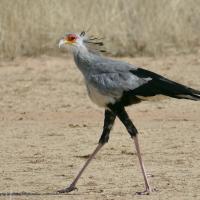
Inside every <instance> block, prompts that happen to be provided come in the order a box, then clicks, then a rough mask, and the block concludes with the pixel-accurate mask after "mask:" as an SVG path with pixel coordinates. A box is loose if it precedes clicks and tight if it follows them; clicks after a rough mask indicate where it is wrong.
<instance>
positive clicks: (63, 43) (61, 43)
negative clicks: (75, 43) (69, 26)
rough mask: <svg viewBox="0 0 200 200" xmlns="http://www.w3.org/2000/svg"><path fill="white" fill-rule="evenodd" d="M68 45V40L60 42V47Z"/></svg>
mask: <svg viewBox="0 0 200 200" xmlns="http://www.w3.org/2000/svg"><path fill="white" fill-rule="evenodd" d="M67 43H68V41H67V40H65V39H61V40H60V41H59V44H58V47H59V48H61V47H62V46H63V45H65V44H67Z"/></svg>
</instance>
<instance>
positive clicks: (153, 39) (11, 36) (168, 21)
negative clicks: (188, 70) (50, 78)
mask: <svg viewBox="0 0 200 200" xmlns="http://www.w3.org/2000/svg"><path fill="white" fill-rule="evenodd" d="M87 29H90V31H89V34H91V35H96V36H99V37H104V38H105V43H106V47H107V50H108V51H109V52H110V53H111V55H113V56H136V55H148V56H155V55H167V54H174V53H191V52H196V51H198V50H199V46H200V1H199V0H34V1H32V0H0V58H9V59H13V58H15V57H16V56H36V55H40V54H50V55H55V54H58V52H60V51H59V50H58V47H57V44H56V43H57V41H58V39H59V38H60V37H61V36H63V34H64V33H66V32H80V31H82V30H87Z"/></svg>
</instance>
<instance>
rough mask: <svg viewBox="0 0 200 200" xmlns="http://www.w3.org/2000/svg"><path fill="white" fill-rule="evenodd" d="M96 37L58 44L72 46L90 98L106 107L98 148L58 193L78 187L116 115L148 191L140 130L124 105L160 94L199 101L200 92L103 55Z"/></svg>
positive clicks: (74, 36)
mask: <svg viewBox="0 0 200 200" xmlns="http://www.w3.org/2000/svg"><path fill="white" fill-rule="evenodd" d="M96 40H97V38H94V37H92V38H89V37H87V36H86V35H85V32H82V33H81V34H80V35H78V34H68V35H66V36H65V37H64V38H63V39H61V40H60V42H59V46H65V44H68V45H69V46H70V47H71V50H72V52H73V55H74V60H75V63H76V65H77V66H78V68H79V69H80V71H81V72H82V74H83V76H84V79H85V83H86V86H87V90H88V94H89V96H90V98H91V100H92V101H93V102H94V103H96V104H97V105H99V106H102V107H105V115H104V116H105V118H104V126H103V132H102V135H101V137H100V139H99V144H98V146H97V148H96V149H95V150H94V152H93V153H92V154H91V155H90V156H89V158H88V160H87V161H86V163H85V164H84V166H83V167H82V169H81V170H80V171H79V173H78V175H77V176H76V178H75V179H74V180H73V182H72V183H71V184H70V186H69V187H67V188H65V189H62V190H59V192H61V193H65V192H71V191H73V190H75V189H76V183H77V181H78V180H79V178H80V176H81V175H82V173H83V171H84V170H85V168H86V167H87V166H88V164H89V163H90V161H91V160H92V159H93V158H94V156H95V155H96V154H97V152H98V151H99V150H100V149H101V148H102V146H103V145H104V144H105V143H106V142H108V139H109V133H110V131H111V129H112V127H113V124H114V121H115V118H116V117H118V118H119V119H120V120H121V122H122V123H123V124H124V125H125V127H126V129H127V131H128V133H129V134H130V136H131V138H132V139H133V140H134V143H135V147H136V152H137V156H138V159H139V163H140V167H141V170H142V174H143V177H144V183H145V191H144V192H140V193H138V194H149V193H150V192H151V187H150V184H149V181H148V178H147V174H146V171H145V168H144V163H143V161H142V156H141V153H140V147H139V142H138V137H137V134H138V131H137V129H136V127H135V126H134V124H133V123H132V121H131V120H130V118H129V116H128V114H127V112H126V111H125V108H124V107H125V106H129V105H131V104H135V103H139V102H141V101H142V100H143V97H145V98H146V97H151V96H155V95H159V94H161V95H165V96H169V97H173V98H178V99H180V98H183V99H190V100H196V101H199V100H200V91H198V90H195V89H192V88H189V87H187V86H184V85H181V84H179V83H176V82H174V81H171V80H169V79H167V78H165V77H163V76H161V75H158V74H156V73H154V72H151V71H148V70H145V69H142V68H138V67H136V66H134V65H130V64H128V63H126V62H123V61H117V60H112V59H110V58H106V57H103V56H101V55H100V54H99V51H101V49H99V48H98V47H99V46H100V47H102V45H103V43H102V42H100V41H96ZM141 97H142V98H141Z"/></svg>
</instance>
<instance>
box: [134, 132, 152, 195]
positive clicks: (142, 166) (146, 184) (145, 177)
mask: <svg viewBox="0 0 200 200" xmlns="http://www.w3.org/2000/svg"><path fill="white" fill-rule="evenodd" d="M133 140H134V143H135V148H136V151H137V156H138V159H139V163H140V167H141V170H142V175H143V177H144V183H145V191H143V192H137V193H136V194H139V195H141V194H150V193H151V188H150V185H149V181H148V178H147V174H146V170H145V167H144V163H143V161H142V156H141V153H140V146H139V142H138V136H137V135H136V136H135V137H133Z"/></svg>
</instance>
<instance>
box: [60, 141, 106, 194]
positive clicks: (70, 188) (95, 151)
mask: <svg viewBox="0 0 200 200" xmlns="http://www.w3.org/2000/svg"><path fill="white" fill-rule="evenodd" d="M102 146H103V144H101V143H99V144H98V146H97V147H96V149H95V150H94V152H93V153H92V154H91V155H90V157H89V158H88V160H87V161H86V163H85V164H84V166H83V167H82V169H81V170H80V171H79V173H78V174H77V176H76V178H75V179H74V180H73V182H72V183H71V184H70V186H69V187H67V188H64V189H62V190H58V192H59V193H68V192H71V191H73V190H76V189H77V188H76V183H77V181H78V180H79V178H80V177H81V175H82V173H83V172H84V171H85V169H86V167H87V166H88V165H89V163H90V162H91V160H92V159H93V158H94V157H95V155H96V154H97V152H98V151H99V150H100V149H101V148H102Z"/></svg>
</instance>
